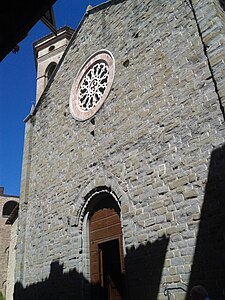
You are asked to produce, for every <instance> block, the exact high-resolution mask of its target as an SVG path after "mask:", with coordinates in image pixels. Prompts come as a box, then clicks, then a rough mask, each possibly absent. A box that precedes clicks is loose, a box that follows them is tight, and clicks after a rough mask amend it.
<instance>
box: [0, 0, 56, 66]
mask: <svg viewBox="0 0 225 300" xmlns="http://www.w3.org/2000/svg"><path fill="white" fill-rule="evenodd" d="M56 1H57V0H19V1H18V0H7V1H4V5H2V7H1V12H0V16H1V17H0V36H1V39H0V61H2V60H3V59H4V57H5V56H6V55H7V54H8V53H9V52H11V51H12V50H13V49H14V47H16V46H17V44H18V43H19V42H21V41H22V40H23V39H24V38H25V37H26V36H27V35H28V32H29V31H30V29H31V28H32V27H33V26H34V25H35V24H36V23H37V21H38V20H40V18H41V17H42V16H43V15H44V14H45V13H46V11H48V10H49V9H50V8H51V6H52V5H53V4H54V3H55V2H56Z"/></svg>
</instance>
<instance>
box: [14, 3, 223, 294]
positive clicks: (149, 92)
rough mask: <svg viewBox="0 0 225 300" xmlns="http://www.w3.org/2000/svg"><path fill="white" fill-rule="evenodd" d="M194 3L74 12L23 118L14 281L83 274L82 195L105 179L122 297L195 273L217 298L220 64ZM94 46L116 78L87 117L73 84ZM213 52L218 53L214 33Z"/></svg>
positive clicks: (190, 279)
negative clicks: (116, 219)
mask: <svg viewBox="0 0 225 300" xmlns="http://www.w3.org/2000/svg"><path fill="white" fill-rule="evenodd" d="M193 2H194V3H191V2H189V1H185V0H173V1H169V0H166V1H161V0H151V1H150V0H142V1H139V0H132V1H131V0H127V1H109V2H107V3H105V4H104V5H102V6H99V7H97V8H95V9H93V10H91V11H90V12H89V14H87V15H86V16H85V17H84V19H83V21H82V22H81V26H80V27H79V28H78V30H77V31H76V33H75V34H74V37H73V39H72V41H71V43H70V45H69V48H68V51H66V53H65V57H63V60H62V61H61V63H60V64H59V67H58V71H57V73H56V75H55V77H54V79H52V83H51V85H49V88H48V89H47V90H45V93H44V95H43V96H42V97H41V99H40V101H39V103H38V105H37V107H36V108H35V110H34V112H32V114H31V115H30V117H29V120H28V119H27V123H26V127H27V128H28V129H27V131H26V135H27V133H28V132H31V131H29V130H31V129H30V128H32V134H30V135H29V137H28V138H27V139H26V141H25V156H24V163H23V170H24V172H23V176H22V184H21V187H22V191H23V189H24V191H25V192H24V193H23V192H22V194H23V196H22V199H21V201H22V202H24V203H22V206H21V207H22V208H21V212H20V217H19V240H18V245H17V249H18V250H17V281H18V284H17V287H18V288H19V290H20V291H21V289H22V290H23V289H24V290H25V291H27V292H28V293H33V290H32V287H33V288H34V290H37V288H38V287H39V288H40V287H41V286H44V282H45V288H46V286H47V283H48V282H51V284H52V278H54V277H53V275H52V274H58V275H60V276H61V277H62V274H71V272H73V271H75V272H76V276H75V277H76V279H77V282H81V281H82V282H86V281H88V279H89V278H88V264H87V262H86V260H87V256H88V246H87V243H86V244H85V242H84V240H85V239H87V236H86V234H85V233H84V232H83V231H85V229H84V228H83V227H82V222H83V219H82V218H80V216H82V212H83V207H84V206H85V203H86V201H87V197H86V196H87V194H88V193H90V191H92V190H93V189H96V188H99V187H103V188H104V189H108V190H109V191H113V193H115V195H116V197H117V199H118V202H119V203H120V205H121V222H122V230H123V237H124V256H125V262H126V266H127V268H126V272H127V273H126V276H127V287H128V288H127V289H128V291H127V293H128V299H129V300H134V299H156V298H158V299H165V296H164V295H163V292H164V288H165V285H167V286H169V287H180V286H181V287H182V288H185V289H189V288H191V286H193V285H194V284H199V283H201V284H204V285H206V286H207V287H208V288H209V292H210V296H211V298H212V299H222V297H224V294H225V291H224V284H223V278H224V268H223V269H222V266H223V263H224V260H225V259H224V253H225V251H224V246H223V243H222V240H223V232H222V231H221V228H224V224H223V222H224V221H223V219H224V218H223V217H221V216H224V204H223V199H224V197H223V196H224V195H223V184H222V182H223V179H224V169H223V167H224V159H223V153H224V150H223V147H224V146H223V144H224V125H223V121H224V120H223V113H222V110H221V103H220V100H221V99H222V94H221V96H220V97H218V89H217V87H216V82H217V81H218V79H217V76H220V75H218V74H222V73H221V72H222V68H221V66H219V71H218V72H219V73H218V72H217V67H218V66H217V64H216V63H214V62H213V61H212V62H211V65H210V60H211V56H210V54H208V55H207V53H206V52H205V48H204V47H205V45H204V42H205V41H206V40H207V38H208V39H210V38H211V36H210V32H209V33H207V32H204V28H203V21H202V24H200V26H199V22H200V21H201V20H202V18H203V17H205V16H208V15H209V16H210V15H211V12H212V10H211V9H212V7H211V5H209V2H210V1H198V3H197V1H193ZM212 2H213V1H211V2H210V3H212ZM213 3H215V4H216V1H214V2H213ZM203 4H204V5H203ZM217 4H218V8H219V3H217ZM222 13H223V12H222V10H220V14H222ZM217 25H218V26H220V24H218V23H217V22H215V23H214V26H215V27H214V28H217ZM199 30H200V31H199ZM201 31H202V34H200V33H201ZM215 32H216V30H215ZM202 37H203V38H202ZM213 46H214V43H213V42H212V45H211V47H213ZM208 48H209V49H208ZM100 49H107V50H109V51H111V53H112V54H113V56H114V58H115V63H116V67H115V70H116V71H115V78H114V83H113V86H112V89H111V92H110V94H109V96H108V98H107V100H106V101H105V103H104V105H103V107H101V109H100V110H99V111H98V112H97V114H96V115H95V117H94V122H93V120H92V122H91V121H90V120H87V121H84V122H79V121H76V120H75V119H74V118H73V117H72V115H71V113H70V111H69V97H70V90H71V87H72V84H73V80H74V78H75V76H76V74H77V72H78V70H79V68H80V67H81V65H82V64H83V63H84V62H85V61H86V59H87V58H88V57H89V56H91V55H92V54H93V53H94V52H96V51H98V50H100ZM207 51H208V53H210V51H211V49H210V46H209V47H207ZM219 51H220V52H221V55H222V60H221V61H220V64H223V54H222V53H223V51H224V45H223V43H221V45H220V47H219ZM215 56H216V54H215V53H214V56H213V57H215ZM211 66H213V70H212V68H211ZM212 72H213V74H215V76H212ZM221 91H222V90H221ZM27 136H28V135H27ZM30 138H31V139H30ZM28 144H29V147H27V145H28ZM28 148H29V149H28ZM26 170H29V172H28V171H27V172H26ZM215 183H216V184H215ZM215 211H216V213H215ZM219 212H220V214H219ZM211 217H212V219H210V218H211ZM209 220H211V221H210V222H209ZM204 221H205V222H204ZM212 224H215V226H214V227H212ZM218 229H219V232H220V234H219V235H216V236H215V235H214V233H215V232H216V231H217V230H218ZM82 230H83V231H82ZM214 237H215V238H214ZM195 246H196V247H195ZM218 246H219V247H218ZM196 249H197V250H198V251H200V252H198V251H197V250H196ZM205 249H207V251H205V252H204V250H205ZM209 249H210V251H209ZM196 251H197V252H196ZM203 254H204V255H203ZM215 261H216V263H215ZM54 267H55V268H56V269H57V270H58V271H57V272H58V273H57V272H56V273H54V272H53V270H54ZM199 270H200V271H199ZM212 274H213V275H212ZM216 274H217V275H216ZM60 276H59V277H58V278H61V277H60ZM68 276H69V275H68ZM71 276H72V275H71ZM41 282H42V285H41ZM185 284H186V285H188V288H187V287H186V285H185ZM73 285H74V282H73ZM28 286H29V288H28ZM85 286H86V285H85V284H81V286H79V287H80V290H82V289H85ZM84 295H85V291H83V294H82V295H80V298H77V299H83V298H82V297H84ZM33 297H36V298H32V299H38V296H37V295H36V296H33ZM172 297H173V298H175V299H185V297H186V295H185V293H184V292H183V291H181V290H176V291H174V293H173V295H172ZM21 298H22V296H21ZM50 298H51V297H50ZM50 298H49V299H50ZM18 299H19V298H18ZM66 299H70V298H69V296H68V297H67V298H66Z"/></svg>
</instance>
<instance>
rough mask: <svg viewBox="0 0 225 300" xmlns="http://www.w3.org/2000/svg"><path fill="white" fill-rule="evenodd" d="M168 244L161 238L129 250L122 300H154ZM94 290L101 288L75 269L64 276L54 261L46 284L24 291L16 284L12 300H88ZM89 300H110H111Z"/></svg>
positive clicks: (60, 266)
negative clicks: (124, 290)
mask: <svg viewBox="0 0 225 300" xmlns="http://www.w3.org/2000/svg"><path fill="white" fill-rule="evenodd" d="M168 242H169V240H168V239H167V238H162V239H160V240H158V241H156V242H155V243H153V244H151V243H149V242H148V243H147V244H146V245H140V246H139V247H138V248H137V249H135V248H131V249H130V250H128V254H127V255H126V257H125V264H126V278H125V282H126V284H125V285H126V287H127V289H126V292H125V294H126V295H127V296H125V295H123V296H122V297H121V299H129V300H136V299H138V300H151V299H156V298H157V294H158V291H159V286H160V280H161V273H162V269H163V265H164V260H165V255H166V251H167V245H168ZM95 289H98V290H99V289H101V288H100V286H98V285H95V286H94V285H91V284H90V283H89V282H88V281H87V279H85V278H84V276H83V275H82V274H79V273H78V272H77V271H76V270H75V269H74V270H72V271H70V272H68V273H63V265H60V264H59V262H58V261H56V262H53V263H52V264H51V271H50V275H49V278H47V279H46V280H45V281H42V282H39V283H36V284H32V285H30V286H28V287H25V288H24V287H23V286H22V284H21V283H18V282H17V283H16V284H15V289H14V300H37V299H40V300H53V299H54V300H59V299H60V300H61V299H64V300H70V299H71V300H72V299H73V300H74V299H76V300H87V299H90V290H95ZM93 294H96V293H95V292H94V293H93ZM98 294H101V292H100V293H98ZM91 299H92V298H91ZM116 299H118V298H116ZM92 300H110V298H108V299H105V298H104V299H92Z"/></svg>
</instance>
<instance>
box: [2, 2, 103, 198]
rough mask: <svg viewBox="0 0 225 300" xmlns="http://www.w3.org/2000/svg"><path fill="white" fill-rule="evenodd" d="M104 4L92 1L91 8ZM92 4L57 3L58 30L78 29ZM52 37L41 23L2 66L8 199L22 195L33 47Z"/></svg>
mask: <svg viewBox="0 0 225 300" xmlns="http://www.w3.org/2000/svg"><path fill="white" fill-rule="evenodd" d="M103 2H105V1H101V0H90V4H91V5H92V6H96V5H98V4H100V3H103ZM88 4H89V0H80V1H79V0H57V1H56V3H55V5H54V6H53V9H54V15H55V21H56V27H57V29H58V28H60V27H62V26H64V25H67V26H69V27H72V28H74V29H75V28H76V27H77V25H78V24H79V22H80V20H81V18H82V17H83V15H84V13H85V10H86V8H87V5H88ZM49 33H50V30H49V29H48V28H47V27H46V26H45V25H44V24H43V23H42V22H41V21H39V22H38V23H37V24H36V25H35V26H34V27H33V28H32V29H31V31H30V32H29V34H28V36H27V37H26V38H25V39H24V40H23V41H22V42H21V43H20V44H19V47H20V50H19V52H18V53H17V54H13V53H10V54H8V55H7V56H6V57H5V58H4V60H3V61H2V62H1V63H0V186H3V187H4V188H5V191H4V193H5V194H8V195H19V192H20V177H21V168H22V152H23V141H24V122H23V120H24V118H25V117H26V116H27V115H28V114H29V111H30V108H31V105H32V103H35V91H36V70H35V64H34V57H33V47H32V44H33V42H35V41H36V40H38V39H40V38H41V37H43V36H45V35H47V34H49Z"/></svg>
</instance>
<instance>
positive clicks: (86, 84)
mask: <svg viewBox="0 0 225 300" xmlns="http://www.w3.org/2000/svg"><path fill="white" fill-rule="evenodd" d="M108 80H109V67H108V65H107V64H106V63H105V62H98V63H96V64H95V65H94V66H93V67H92V68H91V69H90V70H89V71H88V72H87V74H86V75H85V76H84V78H83V79H82V81H81V84H80V88H79V94H78V104H79V106H80V108H81V109H82V110H84V111H87V110H89V109H91V108H92V107H94V106H96V104H97V103H98V102H99V101H100V100H101V98H102V95H103V94H104V92H105V89H106V87H107V84H108Z"/></svg>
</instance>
